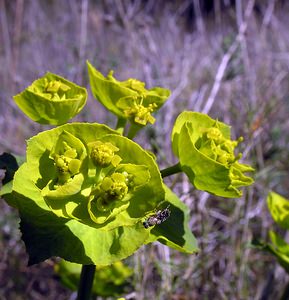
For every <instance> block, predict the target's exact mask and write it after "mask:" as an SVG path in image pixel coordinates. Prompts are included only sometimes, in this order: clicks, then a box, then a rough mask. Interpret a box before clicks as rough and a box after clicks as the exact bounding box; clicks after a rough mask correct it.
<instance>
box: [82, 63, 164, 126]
mask: <svg viewBox="0 0 289 300" xmlns="http://www.w3.org/2000/svg"><path fill="white" fill-rule="evenodd" d="M87 66H88V74H89V79H90V86H91V90H92V94H93V96H94V97H95V98H96V99H98V101H100V102H101V103H102V104H103V105H104V106H105V107H106V108H107V109H108V110H110V111H111V112H112V113H114V114H116V115H117V116H118V117H119V118H122V119H129V120H130V121H131V122H132V123H133V124H136V125H139V126H144V125H146V124H147V123H151V124H153V123H154V122H155V118H154V117H153V116H152V115H151V114H152V113H153V112H155V111H156V110H158V109H159V108H160V107H161V106H162V105H163V104H164V102H165V101H166V100H167V98H168V97H169V95H170V91H169V90H167V89H164V88H160V87H154V88H152V89H149V90H147V89H146V88H145V83H144V82H141V81H138V80H137V79H133V78H129V79H127V80H126V81H118V80H116V79H115V78H114V77H113V71H110V72H109V74H108V75H107V77H104V76H103V75H102V74H101V73H100V72H99V71H97V70H96V69H95V68H94V67H93V66H92V65H91V64H90V63H89V62H87Z"/></svg>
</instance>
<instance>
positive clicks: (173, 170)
mask: <svg viewBox="0 0 289 300" xmlns="http://www.w3.org/2000/svg"><path fill="white" fill-rule="evenodd" d="M180 172H182V169H181V165H180V163H177V164H175V165H173V166H171V167H168V168H166V169H163V170H161V175H162V178H164V177H167V176H170V175H173V174H176V173H180Z"/></svg>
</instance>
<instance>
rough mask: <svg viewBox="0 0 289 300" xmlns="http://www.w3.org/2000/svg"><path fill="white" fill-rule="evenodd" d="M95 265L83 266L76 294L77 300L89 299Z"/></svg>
mask: <svg viewBox="0 0 289 300" xmlns="http://www.w3.org/2000/svg"><path fill="white" fill-rule="evenodd" d="M94 274H95V265H83V266H82V269H81V275H80V281H79V286H78V292H77V300H89V299H90V297H91V291H92V284H93V278H94Z"/></svg>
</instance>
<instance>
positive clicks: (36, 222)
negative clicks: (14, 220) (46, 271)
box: [13, 123, 165, 265]
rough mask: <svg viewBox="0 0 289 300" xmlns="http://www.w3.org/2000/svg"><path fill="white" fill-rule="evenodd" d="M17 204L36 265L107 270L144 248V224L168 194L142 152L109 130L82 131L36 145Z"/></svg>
mask: <svg viewBox="0 0 289 300" xmlns="http://www.w3.org/2000/svg"><path fill="white" fill-rule="evenodd" d="M13 197H14V202H13V203H15V205H16V206H17V208H18V209H19V212H20V217H21V230H22V233H23V240H24V242H25V244H26V248H27V250H28V253H29V256H30V263H37V262H39V261H41V260H43V259H46V258H48V257H50V256H60V257H62V258H64V259H66V260H69V261H73V262H76V263H81V264H90V263H94V264H98V265H107V264H111V263H112V262H114V261H117V260H121V259H123V258H125V257H127V256H129V255H131V254H132V253H133V252H134V251H135V250H136V249H137V248H139V247H140V246H141V245H142V244H144V242H145V241H146V240H147V239H148V237H149V233H150V231H149V230H147V229H145V228H144V227H143V225H142V220H143V217H144V216H145V215H147V214H148V213H150V212H151V211H153V210H154V209H155V208H156V207H157V206H158V205H159V203H160V202H162V201H163V200H164V197H165V194H164V189H163V184H162V180H161V176H160V173H159V170H158V168H157V166H156V164H155V161H154V159H153V158H152V157H151V156H150V155H149V154H148V153H147V152H146V151H145V150H143V149H142V148H141V147H140V146H138V145H137V144H136V143H134V142H133V141H131V140H129V139H127V138H125V137H123V136H120V135H118V134H116V132H115V131H113V130H112V129H110V128H108V127H106V126H104V125H100V124H86V123H74V124H66V125H63V126H60V127H57V128H55V129H52V130H48V131H45V132H42V133H40V134H38V135H36V136H34V137H32V138H31V139H30V140H29V141H28V147H27V161H26V163H24V164H23V165H22V166H21V167H20V168H19V169H18V171H17V172H16V173H15V176H14V182H13Z"/></svg>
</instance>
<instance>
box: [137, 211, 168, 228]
mask: <svg viewBox="0 0 289 300" xmlns="http://www.w3.org/2000/svg"><path fill="white" fill-rule="evenodd" d="M170 215H171V211H170V210H169V206H168V207H167V208H165V209H163V210H158V211H157V212H156V213H155V214H154V215H152V216H150V217H148V218H147V219H146V220H145V221H144V222H143V223H142V224H143V226H144V228H149V227H151V226H155V225H158V224H161V223H163V222H164V221H165V220H166V219H167V218H168V217H169V216H170Z"/></svg>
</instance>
